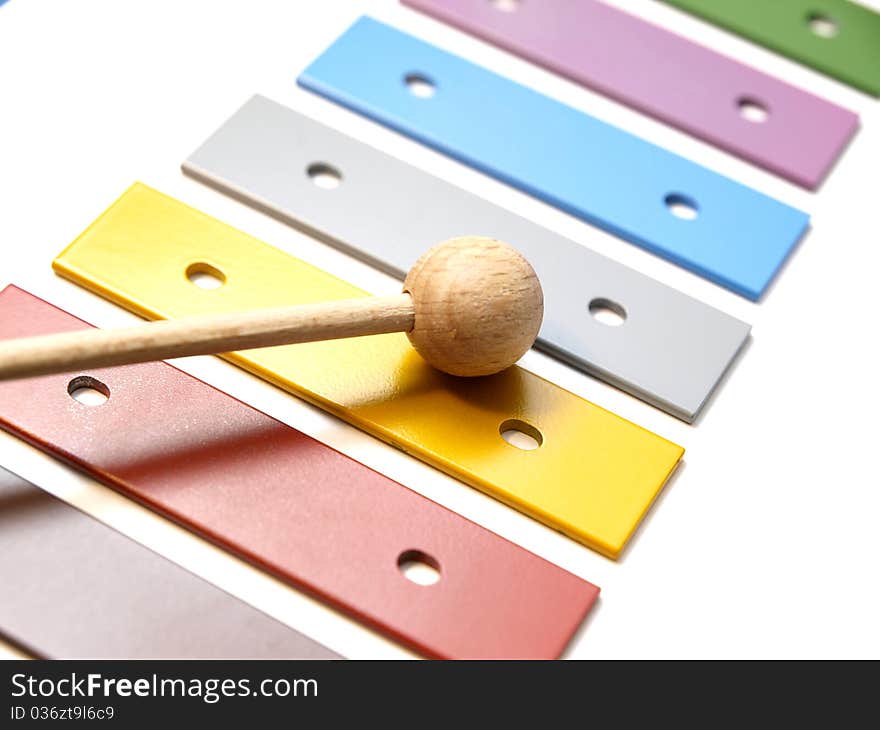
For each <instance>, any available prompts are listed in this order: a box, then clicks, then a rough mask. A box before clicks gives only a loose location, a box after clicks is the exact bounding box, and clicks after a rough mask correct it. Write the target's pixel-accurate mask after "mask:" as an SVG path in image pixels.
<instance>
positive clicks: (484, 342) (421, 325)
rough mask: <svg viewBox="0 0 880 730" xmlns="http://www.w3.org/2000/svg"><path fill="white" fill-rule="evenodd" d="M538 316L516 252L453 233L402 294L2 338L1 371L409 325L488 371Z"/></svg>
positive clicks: (461, 362)
mask: <svg viewBox="0 0 880 730" xmlns="http://www.w3.org/2000/svg"><path fill="white" fill-rule="evenodd" d="M542 317H543V296H542V293H541V286H540V284H539V283H538V279H537V277H536V276H535V272H534V271H533V270H532V267H531V266H530V265H529V264H528V262H527V261H526V260H525V259H524V258H523V257H522V256H521V255H520V254H519V253H517V252H516V251H514V250H513V249H512V248H510V247H509V246H507V245H506V244H504V243H502V242H500V241H496V240H494V239H488V238H477V237H467V238H456V239H451V240H450V241H446V242H445V243H442V244H440V245H438V246H435V247H434V248H432V249H431V250H430V251H428V252H427V253H425V254H424V255H423V256H422V257H421V258H420V259H419V260H418V261H417V262H416V264H415V266H414V267H413V268H412V269H411V270H410V272H409V274H408V276H407V278H406V281H405V282H404V291H403V293H402V294H398V295H395V296H388V297H363V298H358V299H346V300H342V301H335V302H324V303H317V304H306V305H299V306H292V307H277V308H272V309H262V310H252V311H248V312H238V313H230V314H220V315H203V316H197V317H187V318H183V319H177V320H164V321H158V322H151V323H149V324H143V325H138V326H136V327H128V328H124V329H110V330H101V329H98V330H85V331H82V332H67V333H62V334H57V335H45V336H42V337H28V338H25V339H19V340H7V341H5V342H0V380H4V379H11V378H25V377H33V376H37V375H48V374H51V373H65V372H73V371H77V370H83V369H86V368H99V367H108V366H112V365H126V364H131V363H138V362H148V361H152V360H165V359H168V358H173V357H185V356H189V355H207V354H215V353H223V352H232V351H236V350H246V349H251V348H258V347H271V346H274V345H286V344H293V343H299V342H313V341H316V340H329V339H339V338H344V337H361V336H363V335H376V334H385V333H389V332H406V333H407V335H408V336H409V339H410V341H411V342H412V344H413V346H414V347H415V348H416V350H417V351H418V352H419V353H420V354H421V355H422V357H424V358H425V360H427V361H428V362H429V363H431V364H432V365H433V366H434V367H436V368H438V369H439V370H442V371H444V372H447V373H451V374H453V375H463V376H475V375H489V374H492V373H495V372H498V371H500V370H503V369H505V368H507V367H509V366H510V365H512V364H513V363H514V362H516V361H517V360H518V359H519V358H520V357H521V356H522V355H523V354H524V353H525V351H526V350H528V349H529V348H530V347H531V346H532V344H533V343H534V341H535V337H536V336H537V334H538V329H539V328H540V325H541V319H542Z"/></svg>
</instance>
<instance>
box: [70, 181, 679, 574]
mask: <svg viewBox="0 0 880 730" xmlns="http://www.w3.org/2000/svg"><path fill="white" fill-rule="evenodd" d="M473 233H479V232H478V231H474V232H473ZM427 243H431V242H426V244H427ZM511 243H513V244H514V245H515V244H516V242H515V241H512V242H511ZM53 265H54V268H55V270H56V272H58V273H59V274H61V275H62V276H65V277H67V278H69V279H72V280H73V281H75V282H77V283H78V284H81V285H82V286H84V287H87V288H88V289H91V290H92V291H94V292H96V293H98V294H100V295H101V296H104V297H106V298H108V299H110V300H112V301H114V302H116V303H118V304H121V305H122V306H124V307H126V308H128V309H130V310H132V311H134V312H136V313H138V314H140V315H141V316H144V317H146V318H148V319H162V318H176V317H184V316H188V315H194V314H200V313H209V312H229V311H236V310H242V309H251V308H256V307H275V306H281V305H289V304H302V303H307V302H317V301H324V300H332V299H348V298H352V297H358V296H366V293H365V292H363V291H362V290H360V289H358V288H356V287H354V286H352V285H351V284H347V283H346V282H344V281H341V280H340V279H337V278H336V277H334V276H331V275H330V274H327V273H325V272H323V271H320V270H319V269H316V268H315V267H313V266H310V265H309V264H306V263H304V262H302V261H300V260H298V259H296V258H294V257H293V256H290V255H288V254H286V253H284V252H282V251H279V250H278V249H276V248H273V247H271V246H269V245H267V244H265V243H262V242H261V241H258V240H256V239H255V238H252V237H251V236H248V235H246V234H245V233H242V232H241V231H238V230H236V229H234V228H232V227H230V226H228V225H226V224H224V223H221V222H220V221H218V220H215V219H213V218H210V217H209V216H207V215H205V214H203V213H200V212H199V211H196V210H194V209H192V208H190V207H188V206H186V205H184V204H183V203H181V202H179V201H177V200H174V199H173V198H170V197H168V196H166V195H163V194H161V193H159V192H157V191H155V190H152V189H151V188H149V187H147V186H145V185H142V184H139V183H138V184H135V185H134V186H132V187H131V188H130V189H129V190H128V191H127V192H126V193H125V194H123V195H122V197H121V198H119V200H117V201H116V202H115V203H114V204H113V205H112V206H111V207H110V208H109V209H108V210H107V211H106V212H105V213H104V214H103V215H102V216H101V217H100V218H98V220H96V221H95V222H94V223H93V224H92V225H91V226H90V227H89V228H88V229H87V230H86V231H85V232H84V233H83V234H82V235H81V236H80V237H79V238H78V239H77V240H76V241H74V243H72V244H71V245H70V246H69V247H68V248H67V249H66V250H65V251H64V252H63V253H61V255H60V256H58V258H57V259H56V260H55V262H54V264H53ZM188 270H189V271H192V270H207V271H214V272H220V273H221V274H222V278H224V279H225V281H224V283H223V284H222V286H220V287H219V288H216V289H213V290H210V291H207V290H204V289H201V288H199V287H197V286H195V285H193V283H192V282H191V281H190V280H189V279H188V278H187V275H186V272H187V271H188ZM226 357H227V358H228V359H229V360H230V361H232V362H234V363H236V364H237V365H240V366H242V367H244V368H246V369H247V370H249V371H251V372H253V373H255V374H256V375H259V376H260V377H263V378H265V379H266V380H269V381H270V382H272V383H274V384H276V385H278V386H280V387H281V388H284V389H285V390H288V391H290V392H291V393H294V394H296V395H298V396H300V397H302V398H305V399H306V400H308V401H310V402H311V403H314V404H316V405H318V406H320V407H321V408H323V409H325V410H327V411H329V412H331V413H333V414H335V415H337V416H339V417H340V418H342V419H344V420H346V421H348V422H349V423H351V424H353V425H355V426H357V427H358V428H361V429H363V430H364V431H367V432H368V433H371V434H373V435H374V436H377V437H378V438H380V439H382V440H383V441H387V442H388V443H391V444H393V445H394V446H396V447H398V448H401V449H403V450H404V451H406V452H407V453H409V454H411V455H413V456H415V457H416V458H419V459H422V460H423V461H426V462H427V463H429V464H432V465H433V466H435V467H437V468H438V469H442V470H443V471H444V472H446V473H448V474H451V475H452V476H454V477H457V478H459V479H461V480H462V481H464V482H466V483H467V484H470V485H472V486H474V487H476V488H477V489H480V490H482V491H484V492H486V493H487V494H490V495H492V496H493V497H496V498H497V499H500V500H502V501H503V502H505V503H507V504H509V505H510V506H512V507H514V508H516V509H518V510H520V511H522V512H524V513H526V514H528V515H530V516H532V517H534V518H535V519H538V520H540V521H541V522H543V523H545V524H547V525H549V526H550V527H552V528H554V529H557V530H560V531H561V532H564V533H565V534H567V535H570V536H571V537H573V538H574V539H576V540H578V541H580V542H583V543H584V544H586V545H589V546H590V547H592V548H594V549H595V550H598V551H599V552H601V553H603V554H605V555H608V556H609V557H616V556H617V555H618V554H619V553H620V551H621V550H622V549H623V547H624V545H625V544H626V541H627V539H628V538H629V537H630V535H631V534H632V532H633V531H634V530H635V528H636V526H637V525H638V523H639V521H640V520H641V518H642V516H643V515H644V514H645V512H646V511H647V510H648V508H649V507H650V505H651V503H652V502H653V500H654V498H655V497H656V496H657V494H658V492H659V491H660V490H661V489H662V487H663V484H664V483H665V482H666V479H667V478H668V477H669V475H670V473H671V472H672V471H673V470H674V468H675V466H676V464H677V463H678V461H679V459H680V458H681V456H682V454H683V453H684V450H683V449H682V448H681V447H680V446H677V445H676V444H673V443H671V442H669V441H667V440H666V439H663V438H661V437H659V436H657V435H655V434H653V433H651V432H649V431H646V430H644V429H642V428H640V427H639V426H636V425H634V424H632V423H630V422H629V421H626V420H624V419H622V418H620V417H618V416H615V415H614V414H612V413H609V412H608V411H605V410H603V409H602V408H599V407H598V406H595V405H593V404H592V403H589V402H587V401H585V400H583V399H582V398H579V397H577V396H575V395H573V394H572V393H569V392H568V391H566V390H563V389H562V388H559V387H557V386H555V385H553V384H552V383H549V382H547V381H546V380H543V379H542V378H539V377H538V376H536V375H533V374H532V373H530V372H528V371H526V370H523V369H522V368H518V367H513V368H510V369H509V370H507V371H505V372H503V373H500V374H498V375H494V376H491V377H486V378H474V379H466V378H455V377H452V376H448V375H444V374H442V373H439V372H437V371H436V370H434V369H433V368H431V367H430V366H428V365H427V364H425V362H424V361H422V360H421V358H420V357H419V356H418V355H417V354H416V353H415V351H414V350H413V349H412V348H411V347H410V345H409V343H408V341H407V339H406V336H405V335H402V334H389V335H376V336H372V337H360V338H355V339H350V340H338V341H332V342H313V343H307V344H300V345H288V346H283V347H272V348H266V349H261V350H250V351H247V352H241V353H233V354H230V355H227V356H226ZM511 421H520V422H523V423H524V424H527V428H526V432H527V433H528V432H529V428H528V427H530V428H531V429H533V430H536V431H537V434H538V435H539V436H540V441H541V445H540V446H539V447H538V448H537V449H534V450H532V451H525V450H520V449H518V448H516V447H515V446H512V445H510V444H509V443H507V442H506V441H505V440H504V439H502V437H501V434H500V431H501V430H502V424H508V423H509V422H511ZM376 518H377V524H381V515H377V516H376Z"/></svg>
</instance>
